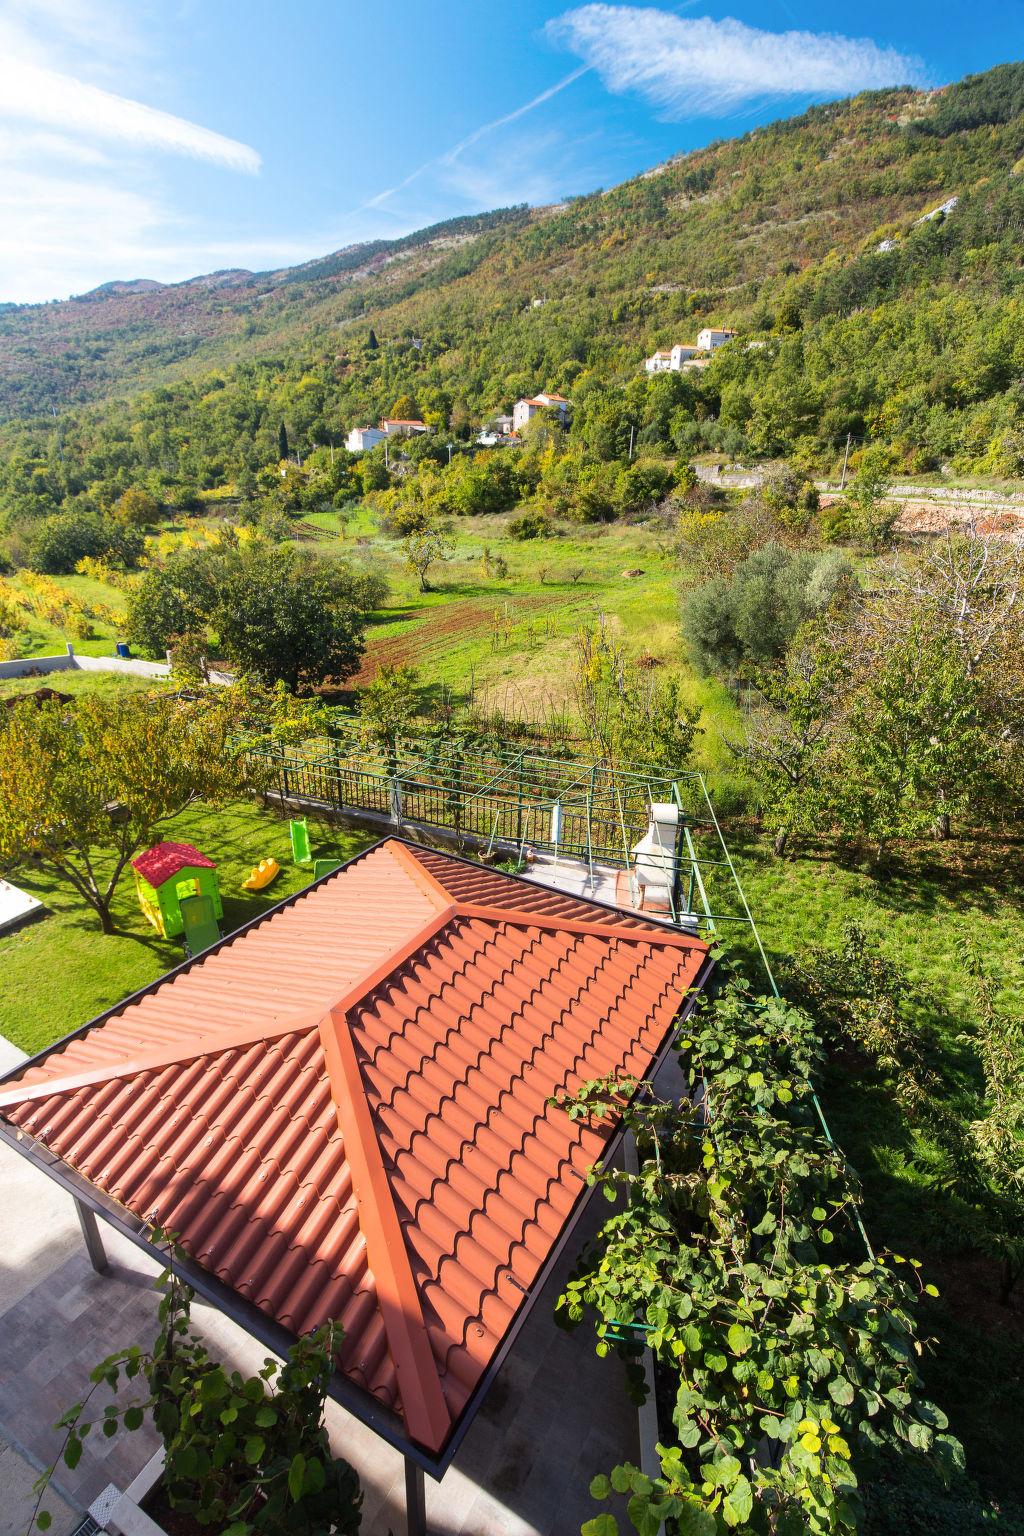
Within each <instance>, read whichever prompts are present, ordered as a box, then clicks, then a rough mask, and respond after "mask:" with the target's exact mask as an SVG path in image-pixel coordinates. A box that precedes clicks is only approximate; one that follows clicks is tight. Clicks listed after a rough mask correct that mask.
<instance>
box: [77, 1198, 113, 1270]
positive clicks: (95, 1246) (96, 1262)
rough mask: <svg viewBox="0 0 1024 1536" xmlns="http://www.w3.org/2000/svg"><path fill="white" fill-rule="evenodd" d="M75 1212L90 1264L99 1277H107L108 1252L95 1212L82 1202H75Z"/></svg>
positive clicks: (108, 1265)
mask: <svg viewBox="0 0 1024 1536" xmlns="http://www.w3.org/2000/svg"><path fill="white" fill-rule="evenodd" d="M75 1210H76V1211H77V1212H78V1221H79V1225H80V1226H81V1228H82V1236H83V1237H84V1239H85V1251H86V1253H87V1254H88V1255H89V1263H90V1264H91V1265H92V1267H93V1269H94V1270H95V1271H96V1273H97V1274H98V1275H105V1274H106V1273H107V1270H108V1269H109V1268H110V1263H109V1261H108V1259H107V1250H106V1249H105V1248H104V1246H103V1239H102V1237H101V1236H100V1229H99V1223H98V1222H97V1220H96V1215H95V1212H93V1211H91V1210H90V1209H89V1207H88V1206H87V1205H86V1204H84V1202H83V1201H81V1200H76V1201H75Z"/></svg>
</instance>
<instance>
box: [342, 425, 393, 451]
mask: <svg viewBox="0 0 1024 1536" xmlns="http://www.w3.org/2000/svg"><path fill="white" fill-rule="evenodd" d="M386 436H387V433H386V432H382V431H381V429H380V428H379V427H353V428H352V430H351V432H350V433H349V434H348V437H346V439H345V447H346V448H347V449H348V451H349V453H365V452H366V451H367V450H368V449H370V448H376V446H377V444H378V443H382V442H383V441H384V439H385V437H386Z"/></svg>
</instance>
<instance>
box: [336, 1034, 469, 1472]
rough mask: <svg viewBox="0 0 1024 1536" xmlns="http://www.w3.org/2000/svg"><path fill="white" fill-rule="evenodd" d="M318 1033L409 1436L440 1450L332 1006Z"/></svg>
mask: <svg viewBox="0 0 1024 1536" xmlns="http://www.w3.org/2000/svg"><path fill="white" fill-rule="evenodd" d="M319 1030H320V1040H321V1042H322V1044H323V1048H324V1057H325V1059H326V1062H327V1074H328V1078H329V1080H330V1085H331V1096H332V1098H333V1099H334V1105H335V1109H336V1110H337V1113H338V1124H339V1126H340V1128H341V1135H342V1140H343V1141H344V1145H345V1152H346V1155H347V1157H348V1163H349V1168H350V1169H351V1173H352V1189H353V1192H354V1194H355V1198H356V1205H357V1208H358V1212H359V1227H360V1230H361V1232H362V1234H363V1237H364V1239H365V1241H366V1258H367V1262H368V1265H369V1268H370V1270H371V1272H372V1274H373V1277H374V1280H375V1281H376V1286H377V1303H378V1305H379V1307H380V1312H381V1317H382V1318H383V1319H384V1329H385V1332H386V1333H387V1338H388V1345H389V1347H390V1349H391V1356H392V1359H393V1360H394V1363H395V1373H396V1375H397V1377H398V1386H399V1391H400V1394H401V1400H402V1414H403V1417H404V1419H405V1423H406V1427H407V1429H408V1431H409V1434H410V1435H411V1436H412V1438H413V1439H414V1440H418V1441H419V1442H420V1444H421V1445H424V1446H426V1447H427V1448H428V1449H429V1450H432V1451H439V1450H440V1449H441V1447H442V1446H443V1444H444V1442H445V1439H446V1437H447V1435H448V1433H449V1431H450V1430H451V1427H452V1419H451V1413H450V1412H449V1409H448V1404H447V1403H446V1401H445V1397H444V1393H443V1391H442V1390H441V1380H440V1376H439V1375H438V1365H437V1361H436V1359H435V1358H434V1351H433V1350H432V1348H431V1346H430V1339H429V1336H428V1334H427V1330H426V1324H425V1322H424V1318H423V1308H422V1306H421V1303H420V1296H419V1290H418V1288H417V1285H416V1281H415V1278H414V1276H413V1273H412V1266H411V1265H410V1263H409V1250H408V1248H407V1247H406V1242H405V1233H404V1232H403V1231H402V1224H401V1222H400V1221H399V1219H398V1211H397V1210H396V1208H395V1199H394V1195H393V1193H392V1190H391V1181H390V1179H389V1178H388V1174H387V1169H386V1168H385V1167H384V1158H383V1154H382V1152H381V1149H380V1142H379V1141H378V1139H377V1131H376V1128H375V1126H374V1123H373V1113H372V1111H371V1109H370V1106H369V1104H368V1103H367V1099H366V1089H365V1085H364V1083H363V1075H362V1072H361V1071H360V1069H359V1061H358V1059H357V1057H356V1049H355V1043H354V1041H353V1039H352V1032H351V1030H350V1028H349V1022H348V1015H347V1013H346V1012H345V1010H343V1009H342V1008H332V1009H331V1010H330V1011H329V1012H328V1013H326V1014H324V1015H323V1016H322V1018H321V1019H320V1023H319Z"/></svg>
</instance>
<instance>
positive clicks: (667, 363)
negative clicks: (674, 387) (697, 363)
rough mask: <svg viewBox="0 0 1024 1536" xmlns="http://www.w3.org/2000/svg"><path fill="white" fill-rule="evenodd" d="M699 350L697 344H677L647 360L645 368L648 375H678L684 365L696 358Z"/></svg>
mask: <svg viewBox="0 0 1024 1536" xmlns="http://www.w3.org/2000/svg"><path fill="white" fill-rule="evenodd" d="M699 350H700V349H699V348H698V346H697V344H696V343H695V342H685V343H684V342H676V344H675V346H674V347H667V348H666V349H664V350H663V351H661V352H655V353H653V354H652V356H650V357H649V358H647V360H646V362H645V363H644V367H645V368H646V369H647V372H648V373H678V372H679V371H680V369H681V368H682V366H683V364H684V363H687V362H689V360H690V358H691V357H696V355H697V353H698V351H699Z"/></svg>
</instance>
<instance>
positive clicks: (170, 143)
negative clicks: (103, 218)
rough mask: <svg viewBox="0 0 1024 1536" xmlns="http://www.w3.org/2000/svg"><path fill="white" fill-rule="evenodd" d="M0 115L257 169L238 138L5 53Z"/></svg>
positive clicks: (257, 159) (0, 79)
mask: <svg viewBox="0 0 1024 1536" xmlns="http://www.w3.org/2000/svg"><path fill="white" fill-rule="evenodd" d="M0 118H4V119H6V120H7V121H8V122H10V121H12V120H13V121H15V122H28V123H36V124H42V125H44V126H46V127H48V128H59V129H64V130H65V131H68V132H72V133H80V134H84V135H85V136H86V137H87V138H97V139H100V140H120V141H121V142H124V143H128V144H131V145H132V146H134V147H135V148H140V147H149V148H153V149H160V150H164V151H167V152H169V153H171V154H179V155H189V156H191V157H193V158H194V159H197V160H209V161H212V162H213V163H214V164H216V165H222V166H225V167H226V168H227V169H228V170H232V171H246V172H248V173H249V174H250V175H253V174H255V173H256V172H257V171H258V170H259V168H260V157H259V155H258V154H257V153H256V151H255V150H254V149H250V147H249V146H248V145H247V144H240V143H239V142H238V141H237V139H228V138H225V137H224V135H223V134H220V133H213V132H211V130H210V129H209V128H202V127H200V126H199V124H198V123H190V122H188V121H187V119H185V118H183V117H175V116H173V114H172V113H170V112H161V111H158V110H157V108H155V107H147V106H145V105H143V103H142V102H140V101H131V100H129V99H128V97H126V96H115V95H114V94H113V92H111V91H103V90H100V88H99V87H98V86H95V85H88V84H87V83H86V82H85V81H83V80H76V79H74V78H73V77H72V76H71V75H65V74H61V73H59V72H58V71H57V70H54V69H46V68H44V67H43V66H41V65H39V64H34V63H31V62H30V61H28V60H26V59H24V58H17V57H15V56H13V55H11V54H9V53H4V54H0Z"/></svg>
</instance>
